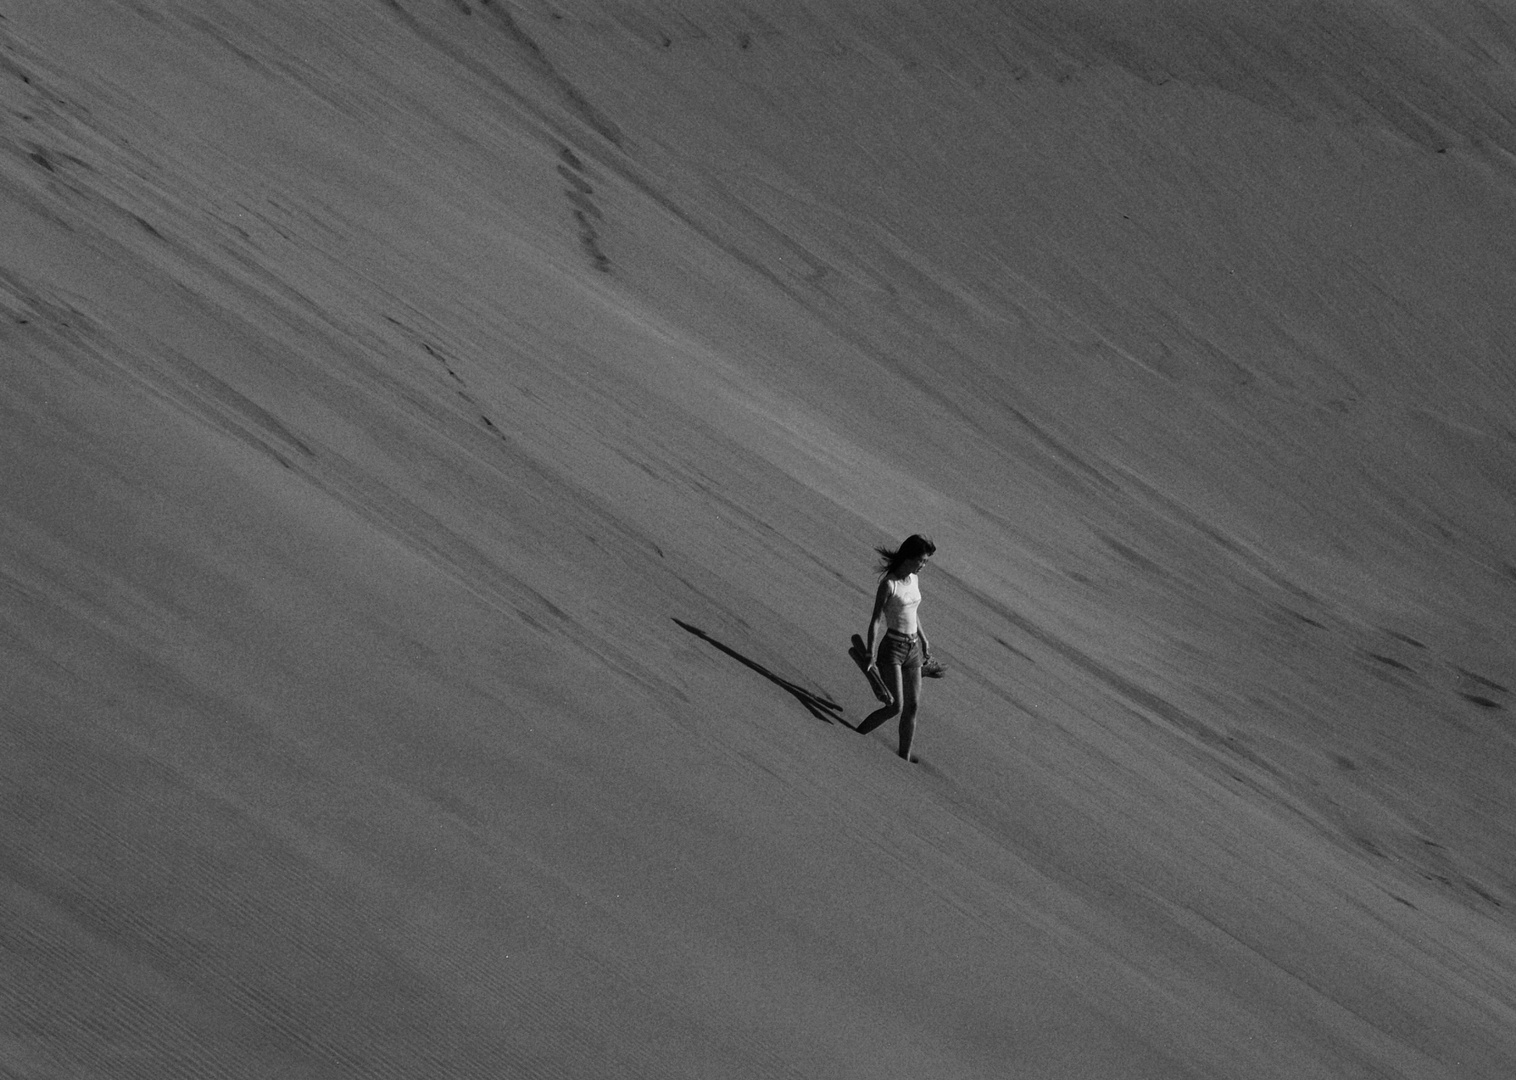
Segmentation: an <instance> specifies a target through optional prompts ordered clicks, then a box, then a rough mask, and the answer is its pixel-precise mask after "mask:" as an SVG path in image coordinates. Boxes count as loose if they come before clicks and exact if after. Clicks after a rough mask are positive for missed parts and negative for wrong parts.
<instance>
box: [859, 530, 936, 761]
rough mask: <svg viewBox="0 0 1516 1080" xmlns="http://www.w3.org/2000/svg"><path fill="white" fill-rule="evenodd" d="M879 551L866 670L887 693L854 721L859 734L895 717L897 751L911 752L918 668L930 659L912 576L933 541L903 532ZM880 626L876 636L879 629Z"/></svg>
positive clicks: (918, 591)
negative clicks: (897, 721)
mask: <svg viewBox="0 0 1516 1080" xmlns="http://www.w3.org/2000/svg"><path fill="white" fill-rule="evenodd" d="M874 550H876V551H877V552H879V591H878V592H876V593H875V594H874V613H873V614H872V615H870V616H869V633H868V643H867V645H866V646H865V648H866V650H867V652H868V658H869V669H870V670H871V671H877V672H878V673H879V675H880V677H881V678H883V679H884V685H885V686H887V687H888V688H889V690H890V693H891V694H892V695H893V698H894V699H893V700H892V701H891V702H890V703H889V704H888V705H884V706H881V707H880V708H878V709H875V710H874V711H873V712H872V713H870V714H869V715H868V716H867V717H866V718H865V719H864V721H863V723H861V724H859V725H858V731H859V733H860V734H865V735H866V734H868V733H869V732H870V731H873V730H874V729H875V728H876V727H878V726H879V725H880V724H882V723H884V722H885V721H886V720H888V719H890V718H891V717H892V716H895V715H897V714H898V715H899V717H900V756H901V757H903V758H905V759H906V760H907V761H913V760H915V759H914V758H912V757H911V740H912V739H913V738H914V737H915V735H916V703H917V701H918V700H919V699H920V697H921V668H922V665H923V664H925V663H930V661H931V655H932V647H931V646H930V645H929V644H927V640H926V635H925V634H924V633H922V632H921V620H920V618H918V617H917V614H916V609H917V608H919V607H920V606H921V586H920V585H919V584H918V582H917V576H918V575H919V574H920V573H921V571H922V569H923V568H924V567H925V566H926V563H927V560H928V559H930V558H931V557H932V554H933V553H934V552H935V551H936V550H937V545H936V544H934V543H932V542H931V541H930V540H928V539H927V538H926V537H924V536H922V535H920V534H919V533H913V534H912V535H910V536H908V537H906V539H905V543H903V544H901V545H900V547H899V548H897V549H896V550H894V551H891V550H890V549H889V548H888V547H879V548H875V549H874ZM885 627H888V629H885V632H884V633H883V634H882V635H881V634H880V630H881V629H884V628H885Z"/></svg>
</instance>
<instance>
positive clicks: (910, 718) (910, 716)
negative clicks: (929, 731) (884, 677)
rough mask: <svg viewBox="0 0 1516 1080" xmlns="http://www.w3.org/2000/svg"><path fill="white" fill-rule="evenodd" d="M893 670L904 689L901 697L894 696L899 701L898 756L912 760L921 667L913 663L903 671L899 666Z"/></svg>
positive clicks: (919, 697)
mask: <svg viewBox="0 0 1516 1080" xmlns="http://www.w3.org/2000/svg"><path fill="white" fill-rule="evenodd" d="M895 671H896V672H897V678H900V680H901V682H903V683H904V686H903V687H902V689H904V691H905V695H904V697H903V698H902V697H901V696H900V695H899V694H897V695H896V697H895V700H896V701H899V702H901V708H900V756H901V757H903V758H905V759H906V760H907V761H911V760H913V759H912V758H911V742H912V741H913V740H914V739H915V737H916V703H917V702H918V701H920V699H921V667H920V665H913V666H912V667H908V668H906V669H905V671H904V672H903V673H902V672H901V671H900V668H896V669H895ZM896 686H897V687H898V686H900V682H897V683H896Z"/></svg>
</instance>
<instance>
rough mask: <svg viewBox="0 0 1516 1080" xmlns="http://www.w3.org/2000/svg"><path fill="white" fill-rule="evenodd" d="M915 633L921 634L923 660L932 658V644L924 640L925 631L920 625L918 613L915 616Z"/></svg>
mask: <svg viewBox="0 0 1516 1080" xmlns="http://www.w3.org/2000/svg"><path fill="white" fill-rule="evenodd" d="M916 633H917V634H919V635H920V636H921V658H922V659H923V660H930V659H931V658H932V646H931V644H930V643H929V642H928V641H927V640H926V631H925V630H924V629H923V628H922V626H921V616H919V615H918V616H916Z"/></svg>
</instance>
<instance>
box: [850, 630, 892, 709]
mask: <svg viewBox="0 0 1516 1080" xmlns="http://www.w3.org/2000/svg"><path fill="white" fill-rule="evenodd" d="M847 654H848V655H849V656H851V657H852V658H853V663H855V664H857V665H858V670H859V671H861V672H863V676H864V678H866V679H868V681H869V689H870V690H872V691H874V696H875V697H876V698H878V699H879V703H880V704H881V705H893V704H894V703H895V695H894V694H892V693H890V688H889V687H888V686H885V685H884V677H883V676H882V675H880V674H879V669H878V668H870V667H869V653H868V649H867V648H865V647H864V644H863V638H862V637H860V636H859V635H857V634H854V635H853V644H852V645H851V646H850V647H849V648H848V651H847Z"/></svg>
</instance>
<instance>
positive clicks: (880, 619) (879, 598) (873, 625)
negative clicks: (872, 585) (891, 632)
mask: <svg viewBox="0 0 1516 1080" xmlns="http://www.w3.org/2000/svg"><path fill="white" fill-rule="evenodd" d="M889 595H890V587H889V582H888V581H885V580H883V579H881V580H880V582H879V591H878V592H876V593H875V594H874V613H873V614H872V615H870V616H869V637H868V644H866V645H865V646H864V652H866V653H868V654H869V666H870V667H872V666H874V665H875V664H877V663H878V661H879V655H878V653H879V642H880V640H881V639H882V638H883V637H884V633H883V631H884V602H885V600H886V599H887V598H888V597H889Z"/></svg>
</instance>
